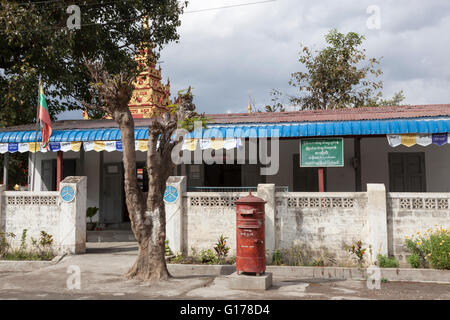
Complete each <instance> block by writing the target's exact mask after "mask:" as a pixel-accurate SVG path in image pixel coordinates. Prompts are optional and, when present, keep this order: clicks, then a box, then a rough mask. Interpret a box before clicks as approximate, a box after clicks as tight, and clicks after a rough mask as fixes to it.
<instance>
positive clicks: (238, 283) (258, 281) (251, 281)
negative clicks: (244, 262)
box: [228, 272, 272, 290]
mask: <svg viewBox="0 0 450 320" xmlns="http://www.w3.org/2000/svg"><path fill="white" fill-rule="evenodd" d="M228 280H229V288H230V289H235V290H267V289H268V288H270V287H271V286H272V273H271V272H266V273H264V274H262V275H260V276H254V275H251V276H249V275H246V274H242V273H241V274H239V275H238V274H237V273H236V272H235V273H233V274H232V275H230V276H228Z"/></svg>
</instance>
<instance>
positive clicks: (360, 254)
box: [348, 240, 367, 268]
mask: <svg viewBox="0 0 450 320" xmlns="http://www.w3.org/2000/svg"><path fill="white" fill-rule="evenodd" d="M366 250H367V248H363V245H362V242H361V240H358V241H356V243H354V244H352V245H351V246H350V247H349V248H348V251H349V252H350V253H351V254H352V255H354V256H355V258H356V261H357V263H358V266H359V267H360V268H361V267H362V266H363V264H364V261H365V258H364V254H365V253H366Z"/></svg>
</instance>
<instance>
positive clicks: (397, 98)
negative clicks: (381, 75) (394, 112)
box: [375, 90, 405, 106]
mask: <svg viewBox="0 0 450 320" xmlns="http://www.w3.org/2000/svg"><path fill="white" fill-rule="evenodd" d="M403 100H405V94H404V93H403V90H400V91H399V92H396V93H394V95H393V96H392V98H390V99H382V98H381V99H379V100H378V101H376V102H375V104H376V105H377V106H399V105H402V101H403Z"/></svg>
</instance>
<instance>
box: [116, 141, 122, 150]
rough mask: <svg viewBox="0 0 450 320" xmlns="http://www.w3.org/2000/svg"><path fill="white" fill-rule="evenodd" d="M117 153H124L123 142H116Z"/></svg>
mask: <svg viewBox="0 0 450 320" xmlns="http://www.w3.org/2000/svg"><path fill="white" fill-rule="evenodd" d="M116 151H120V152H122V141H116Z"/></svg>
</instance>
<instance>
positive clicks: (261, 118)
mask: <svg viewBox="0 0 450 320" xmlns="http://www.w3.org/2000/svg"><path fill="white" fill-rule="evenodd" d="M206 116H207V117H208V118H209V119H210V120H211V123H213V124H239V123H242V124H244V123H288V122H322V121H358V120H380V119H402V118H403V119H410V118H424V117H440V116H444V117H448V116H450V104H433V105H415V106H396V107H367V108H354V109H350V108H349V109H335V110H308V111H291V112H253V113H219V114H207V115H206ZM134 121H135V127H146V126H148V124H149V122H150V121H151V120H150V119H135V120H134ZM35 126H36V125H35V124H28V125H21V126H15V127H8V128H1V129H0V131H3V132H5V131H33V130H35V128H36V127H35ZM52 127H53V130H69V129H99V128H117V127H118V125H117V124H116V123H115V121H114V120H59V121H54V122H52Z"/></svg>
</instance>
